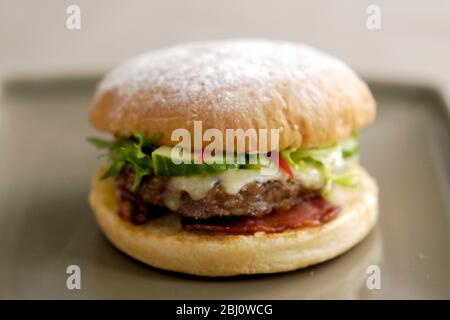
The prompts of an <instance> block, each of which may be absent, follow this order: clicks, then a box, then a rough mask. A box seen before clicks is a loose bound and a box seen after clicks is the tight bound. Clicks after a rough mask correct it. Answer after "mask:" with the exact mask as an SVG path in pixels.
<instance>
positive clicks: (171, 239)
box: [90, 168, 378, 276]
mask: <svg viewBox="0 0 450 320" xmlns="http://www.w3.org/2000/svg"><path fill="white" fill-rule="evenodd" d="M356 173H357V175H358V177H359V183H360V186H359V187H358V188H356V189H345V188H338V187H334V189H333V190H332V191H331V194H330V201H332V202H334V203H336V204H339V205H341V206H342V210H341V211H340V213H339V214H338V215H337V217H336V218H335V219H333V220H332V221H330V222H327V223H325V224H323V225H321V226H319V227H311V228H301V229H298V230H291V231H285V232H281V233H274V234H266V233H256V234H255V235H218V234H208V233H201V232H192V231H184V230H183V229H182V227H181V225H180V221H179V216H178V215H176V214H174V213H172V214H165V215H163V216H160V217H158V218H153V219H152V220H150V221H149V222H147V223H146V224H144V225H139V226H137V225H133V224H131V223H129V222H127V221H124V220H122V219H121V218H120V217H119V215H118V214H117V204H118V199H117V189H116V185H115V182H114V180H113V179H108V180H100V179H99V177H100V175H101V172H100V173H99V174H97V176H96V177H94V179H93V181H92V189H91V193H90V204H91V207H92V208H93V210H94V213H95V216H96V219H97V222H98V224H99V226H100V228H101V229H102V231H103V233H104V234H105V235H106V237H108V238H109V240H110V241H111V242H112V243H113V244H114V245H115V246H116V247H117V248H119V249H120V250H122V251H123V252H125V253H127V254H128V255H130V256H132V257H134V258H136V259H137V260H140V261H142V262H144V263H146V264H148V265H151V266H154V267H157V268H160V269H165V270H171V271H176V272H183V273H188V274H194V275H202V276H232V275H239V274H258V273H275V272H283V271H290V270H295V269H299V268H304V267H306V266H309V265H313V264H317V263H320V262H323V261H326V260H329V259H332V258H334V257H336V256H337V255H339V254H341V253H343V252H345V251H347V250H348V249H350V248H351V247H353V246H354V245H355V244H357V243H358V242H359V241H361V240H362V239H363V238H364V237H365V236H366V235H367V234H368V232H369V231H370V230H371V229H372V227H373V226H374V224H375V222H376V220H377V215H378V211H377V187H376V184H375V182H374V181H373V179H372V178H371V177H370V176H369V175H368V174H367V173H366V172H365V171H364V170H363V169H362V168H357V169H356Z"/></svg>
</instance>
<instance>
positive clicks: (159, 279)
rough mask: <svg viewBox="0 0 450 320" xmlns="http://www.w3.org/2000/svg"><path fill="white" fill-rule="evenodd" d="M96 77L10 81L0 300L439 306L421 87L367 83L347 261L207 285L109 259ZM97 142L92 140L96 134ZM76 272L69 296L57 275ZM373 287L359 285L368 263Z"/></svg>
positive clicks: (432, 180) (426, 100) (439, 115)
mask: <svg viewBox="0 0 450 320" xmlns="http://www.w3.org/2000/svg"><path fill="white" fill-rule="evenodd" d="M95 82H96V79H94V78H88V79H82V78H77V79H72V80H68V79H47V80H34V81H28V80H25V81H20V80H16V81H10V82H8V83H6V85H5V86H4V88H3V99H2V104H1V107H0V147H1V158H0V177H1V184H0V298H147V299H155V298H157V299H164V298H177V299H183V298H189V299H201V298H206V299H219V298H220V299H299V298H300V299H302V298H308V299H312V298H319V299H320V298H362V299H378V298H387V299H391V298H407V299H415V298H447V299H448V298H450V276H449V275H450V250H449V244H450V230H449V217H450V203H449V202H450V198H449V196H450V169H449V167H450V166H449V164H450V161H449V160H450V151H449V145H450V143H449V142H450V141H449V140H450V127H449V124H450V122H449V114H448V111H447V109H446V106H445V105H444V103H443V100H442V99H441V98H440V96H439V94H438V93H437V92H436V91H434V90H432V89H429V88H424V87H414V86H409V85H401V84H389V83H372V89H373V92H374V95H375V97H376V99H377V101H378V104H379V112H378V118H377V121H376V123H375V124H374V125H373V126H371V127H370V128H368V129H366V130H364V131H363V134H362V155H361V160H362V163H363V164H364V165H365V167H366V168H367V169H368V171H369V172H370V173H371V174H372V175H373V176H375V177H376V179H377V180H378V183H379V187H380V222H379V224H378V226H377V227H376V229H375V230H374V231H373V232H372V233H371V234H370V236H369V237H368V238H367V239H365V240H364V241H363V242H362V243H361V244H360V245H358V246H357V247H355V248H354V249H353V250H351V251H350V252H348V253H347V254H345V255H343V256H341V257H339V258H337V259H334V260H332V261H329V262H327V263H324V264H321V265H318V266H314V267H310V268H307V269H305V270H300V271H295V272H290V273H285V274H279V275H271V276H252V277H237V278H236V277H235V278H231V279H207V278H199V277H190V276H183V275H179V274H175V273H170V272H163V271H159V270H156V269H153V268H150V267H147V266H145V265H143V264H141V263H139V262H136V261H135V260H133V259H131V258H129V257H127V256H126V255H124V254H122V253H120V252H119V251H118V250H116V249H114V247H113V246H112V245H110V244H109V243H108V242H107V241H106V240H105V238H104V237H103V236H102V235H101V234H100V232H99V230H98V228H97V226H96V224H95V222H94V219H93V216H92V214H91V212H90V209H89V207H88V204H87V195H88V189H89V180H90V177H91V175H92V174H93V173H94V171H95V170H96V168H97V167H98V165H99V164H100V162H101V160H98V159H97V155H98V153H97V151H96V150H95V149H94V148H92V147H91V146H89V145H88V144H87V143H86V142H85V137H86V136H89V135H92V134H96V133H95V132H94V131H93V130H92V129H90V128H89V125H88V122H87V106H88V103H89V99H90V97H91V94H92V92H93V88H94V85H95ZM97 134H98V133H97ZM72 264H76V265H79V266H80V268H81V290H68V289H67V287H66V279H67V277H68V275H67V274H66V268H67V266H68V265H72ZM374 264H375V265H378V266H379V267H380V270H381V289H379V290H369V289H368V288H367V286H366V281H367V278H368V276H369V275H368V274H367V273H366V271H367V268H368V267H369V266H370V265H374Z"/></svg>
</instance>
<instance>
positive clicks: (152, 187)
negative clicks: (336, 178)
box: [117, 165, 317, 223]
mask: <svg viewBox="0 0 450 320" xmlns="http://www.w3.org/2000/svg"><path fill="white" fill-rule="evenodd" d="M134 175H135V172H134V169H133V168H132V167H131V166H129V165H127V166H125V167H124V168H123V169H122V171H121V173H120V174H119V176H118V178H117V181H118V184H119V187H120V188H121V199H122V202H123V203H122V204H121V208H120V211H121V216H122V217H125V218H126V219H127V220H131V221H133V222H135V223H141V221H142V222H144V221H145V220H146V218H145V217H147V216H148V213H144V211H148V209H147V210H146V206H145V205H144V204H149V205H153V206H157V207H165V203H164V193H165V192H166V191H167V190H168V188H169V179H170V178H168V177H159V176H155V175H150V176H146V177H145V178H144V179H143V180H142V182H141V183H140V185H139V186H138V188H137V189H136V190H134V191H131V190H132V189H131V187H132V185H133V181H134ZM314 195H317V192H316V191H311V190H305V189H304V188H302V187H301V186H300V184H299V183H298V182H294V181H290V180H286V181H279V180H271V181H267V182H264V183H259V182H252V183H249V184H247V185H245V186H244V187H243V188H242V189H241V190H240V192H239V193H238V194H235V195H230V194H227V193H226V192H225V191H224V190H223V188H222V186H221V185H220V184H219V183H217V184H216V185H214V187H213V188H212V189H211V190H210V191H209V192H208V193H207V195H206V196H205V197H204V198H202V199H200V200H193V199H192V198H191V197H190V196H189V194H188V193H186V192H181V195H180V205H179V207H178V210H177V213H178V214H180V215H181V216H183V217H189V218H195V219H207V218H210V217H216V216H221V217H230V216H253V217H258V216H263V215H266V214H268V213H270V212H272V211H275V210H286V209H289V208H291V207H292V206H294V205H296V204H298V203H300V202H302V201H304V200H306V199H309V198H311V197H312V196H314ZM133 212H134V214H133Z"/></svg>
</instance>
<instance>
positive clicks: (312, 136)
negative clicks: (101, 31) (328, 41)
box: [90, 40, 375, 149]
mask: <svg viewBox="0 0 450 320" xmlns="http://www.w3.org/2000/svg"><path fill="white" fill-rule="evenodd" d="M374 117H375V102H374V100H373V97H372V95H371V93H370V91H369V89H368V87H367V85H366V84H365V83H364V82H363V81H362V80H361V79H360V78H359V77H358V76H357V75H356V74H355V73H354V72H353V71H352V70H351V69H350V68H349V67H348V66H347V65H345V64H344V63H343V62H341V61H340V60H338V59H336V58H333V57H331V56H329V55H327V54H324V53H322V52H320V51H318V50H316V49H313V48H311V47H309V46H306V45H304V44H299V43H289V42H282V41H268V40H230V41H216V42H197V43H190V44H183V45H178V46H175V47H171V48H168V49H163V50H158V51H153V52H149V53H146V54H143V55H140V56H137V57H135V58H133V59H131V60H129V61H126V62H124V63H123V64H121V65H119V66H118V67H116V68H115V69H113V70H112V71H111V72H110V73H109V74H107V75H106V76H105V77H104V79H103V80H102V81H101V83H100V84H99V86H98V88H97V92H96V94H95V97H94V99H93V102H92V106H91V111H90V120H91V123H92V124H93V125H94V126H95V127H97V128H98V129H101V130H106V131H109V132H111V133H113V134H114V135H116V136H129V135H130V134H131V133H132V132H133V130H139V131H141V132H143V133H144V134H145V135H151V134H155V133H161V134H162V138H161V139H160V140H159V142H158V144H160V145H176V144H177V143H178V142H179V141H171V134H172V132H173V130H175V129H178V128H186V129H188V130H189V131H190V132H191V136H192V137H193V132H194V131H193V128H194V121H195V120H201V121H202V129H203V132H204V131H205V130H207V129H209V128H216V129H219V130H221V131H222V132H224V133H225V129H243V130H247V129H256V130H258V129H269V130H270V129H277V128H278V129H280V137H279V149H285V148H287V147H295V148H306V147H317V146H324V145H328V144H331V143H333V142H336V141H339V140H341V139H343V138H345V137H347V136H349V135H350V134H351V133H352V132H355V131H358V130H359V129H360V128H361V127H364V126H366V125H367V124H369V123H370V122H372V120H373V119H374ZM208 144H209V142H204V146H205V145H208Z"/></svg>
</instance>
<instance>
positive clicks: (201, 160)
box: [198, 150, 205, 164]
mask: <svg viewBox="0 0 450 320" xmlns="http://www.w3.org/2000/svg"><path fill="white" fill-rule="evenodd" d="M203 152H204V151H203V150H202V151H200V153H199V155H198V160H199V161H200V164H203V161H204V159H205V155H204V154H203Z"/></svg>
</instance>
